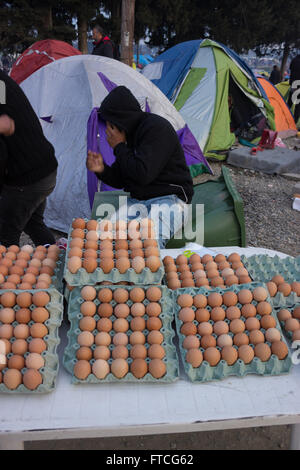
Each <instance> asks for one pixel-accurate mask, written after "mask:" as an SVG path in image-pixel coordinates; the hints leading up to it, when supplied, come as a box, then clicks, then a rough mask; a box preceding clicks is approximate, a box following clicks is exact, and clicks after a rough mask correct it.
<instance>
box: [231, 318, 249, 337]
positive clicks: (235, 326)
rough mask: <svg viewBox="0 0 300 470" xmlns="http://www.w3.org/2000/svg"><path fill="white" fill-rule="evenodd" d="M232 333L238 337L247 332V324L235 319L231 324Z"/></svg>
mask: <svg viewBox="0 0 300 470" xmlns="http://www.w3.org/2000/svg"><path fill="white" fill-rule="evenodd" d="M229 328H230V331H231V332H232V333H233V334H234V335H236V334H238V333H243V332H244V331H245V323H244V322H243V321H242V320H240V319H235V320H232V321H231V322H230V326H229Z"/></svg>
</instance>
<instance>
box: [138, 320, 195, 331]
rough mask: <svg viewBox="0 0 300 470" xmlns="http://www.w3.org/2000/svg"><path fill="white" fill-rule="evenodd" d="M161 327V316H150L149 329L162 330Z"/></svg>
mask: <svg viewBox="0 0 300 470" xmlns="http://www.w3.org/2000/svg"><path fill="white" fill-rule="evenodd" d="M187 324H188V323H185V325H187ZM194 326H195V325H194ZM161 328H162V321H161V319H160V318H157V317H150V318H148V320H147V330H149V331H152V330H160V329H161ZM195 330H196V331H197V329H196V326H195ZM183 334H184V333H183Z"/></svg>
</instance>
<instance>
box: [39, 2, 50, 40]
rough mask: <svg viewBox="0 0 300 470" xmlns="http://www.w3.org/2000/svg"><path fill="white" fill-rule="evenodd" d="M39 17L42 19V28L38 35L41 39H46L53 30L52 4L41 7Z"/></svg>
mask: <svg viewBox="0 0 300 470" xmlns="http://www.w3.org/2000/svg"><path fill="white" fill-rule="evenodd" d="M40 18H41V21H42V29H41V31H40V34H39V36H40V37H41V38H43V39H48V38H49V36H50V35H51V34H50V33H51V31H52V30H53V18H52V6H51V5H46V6H43V7H41V10H40Z"/></svg>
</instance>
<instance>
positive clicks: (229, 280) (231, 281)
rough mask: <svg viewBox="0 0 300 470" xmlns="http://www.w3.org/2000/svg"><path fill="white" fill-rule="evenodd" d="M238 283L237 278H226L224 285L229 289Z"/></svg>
mask: <svg viewBox="0 0 300 470" xmlns="http://www.w3.org/2000/svg"><path fill="white" fill-rule="evenodd" d="M238 283H239V278H238V277H237V276H235V275H234V276H228V277H226V280H225V285H226V286H228V287H230V286H233V285H234V284H238Z"/></svg>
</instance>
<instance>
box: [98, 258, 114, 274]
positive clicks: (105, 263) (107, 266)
mask: <svg viewBox="0 0 300 470" xmlns="http://www.w3.org/2000/svg"><path fill="white" fill-rule="evenodd" d="M96 264H97V262H96ZM114 267H115V263H114V260H113V259H109V258H104V259H102V260H101V261H100V268H101V269H102V270H103V272H104V274H109V273H110V272H111V271H112V269H113V268H114Z"/></svg>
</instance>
